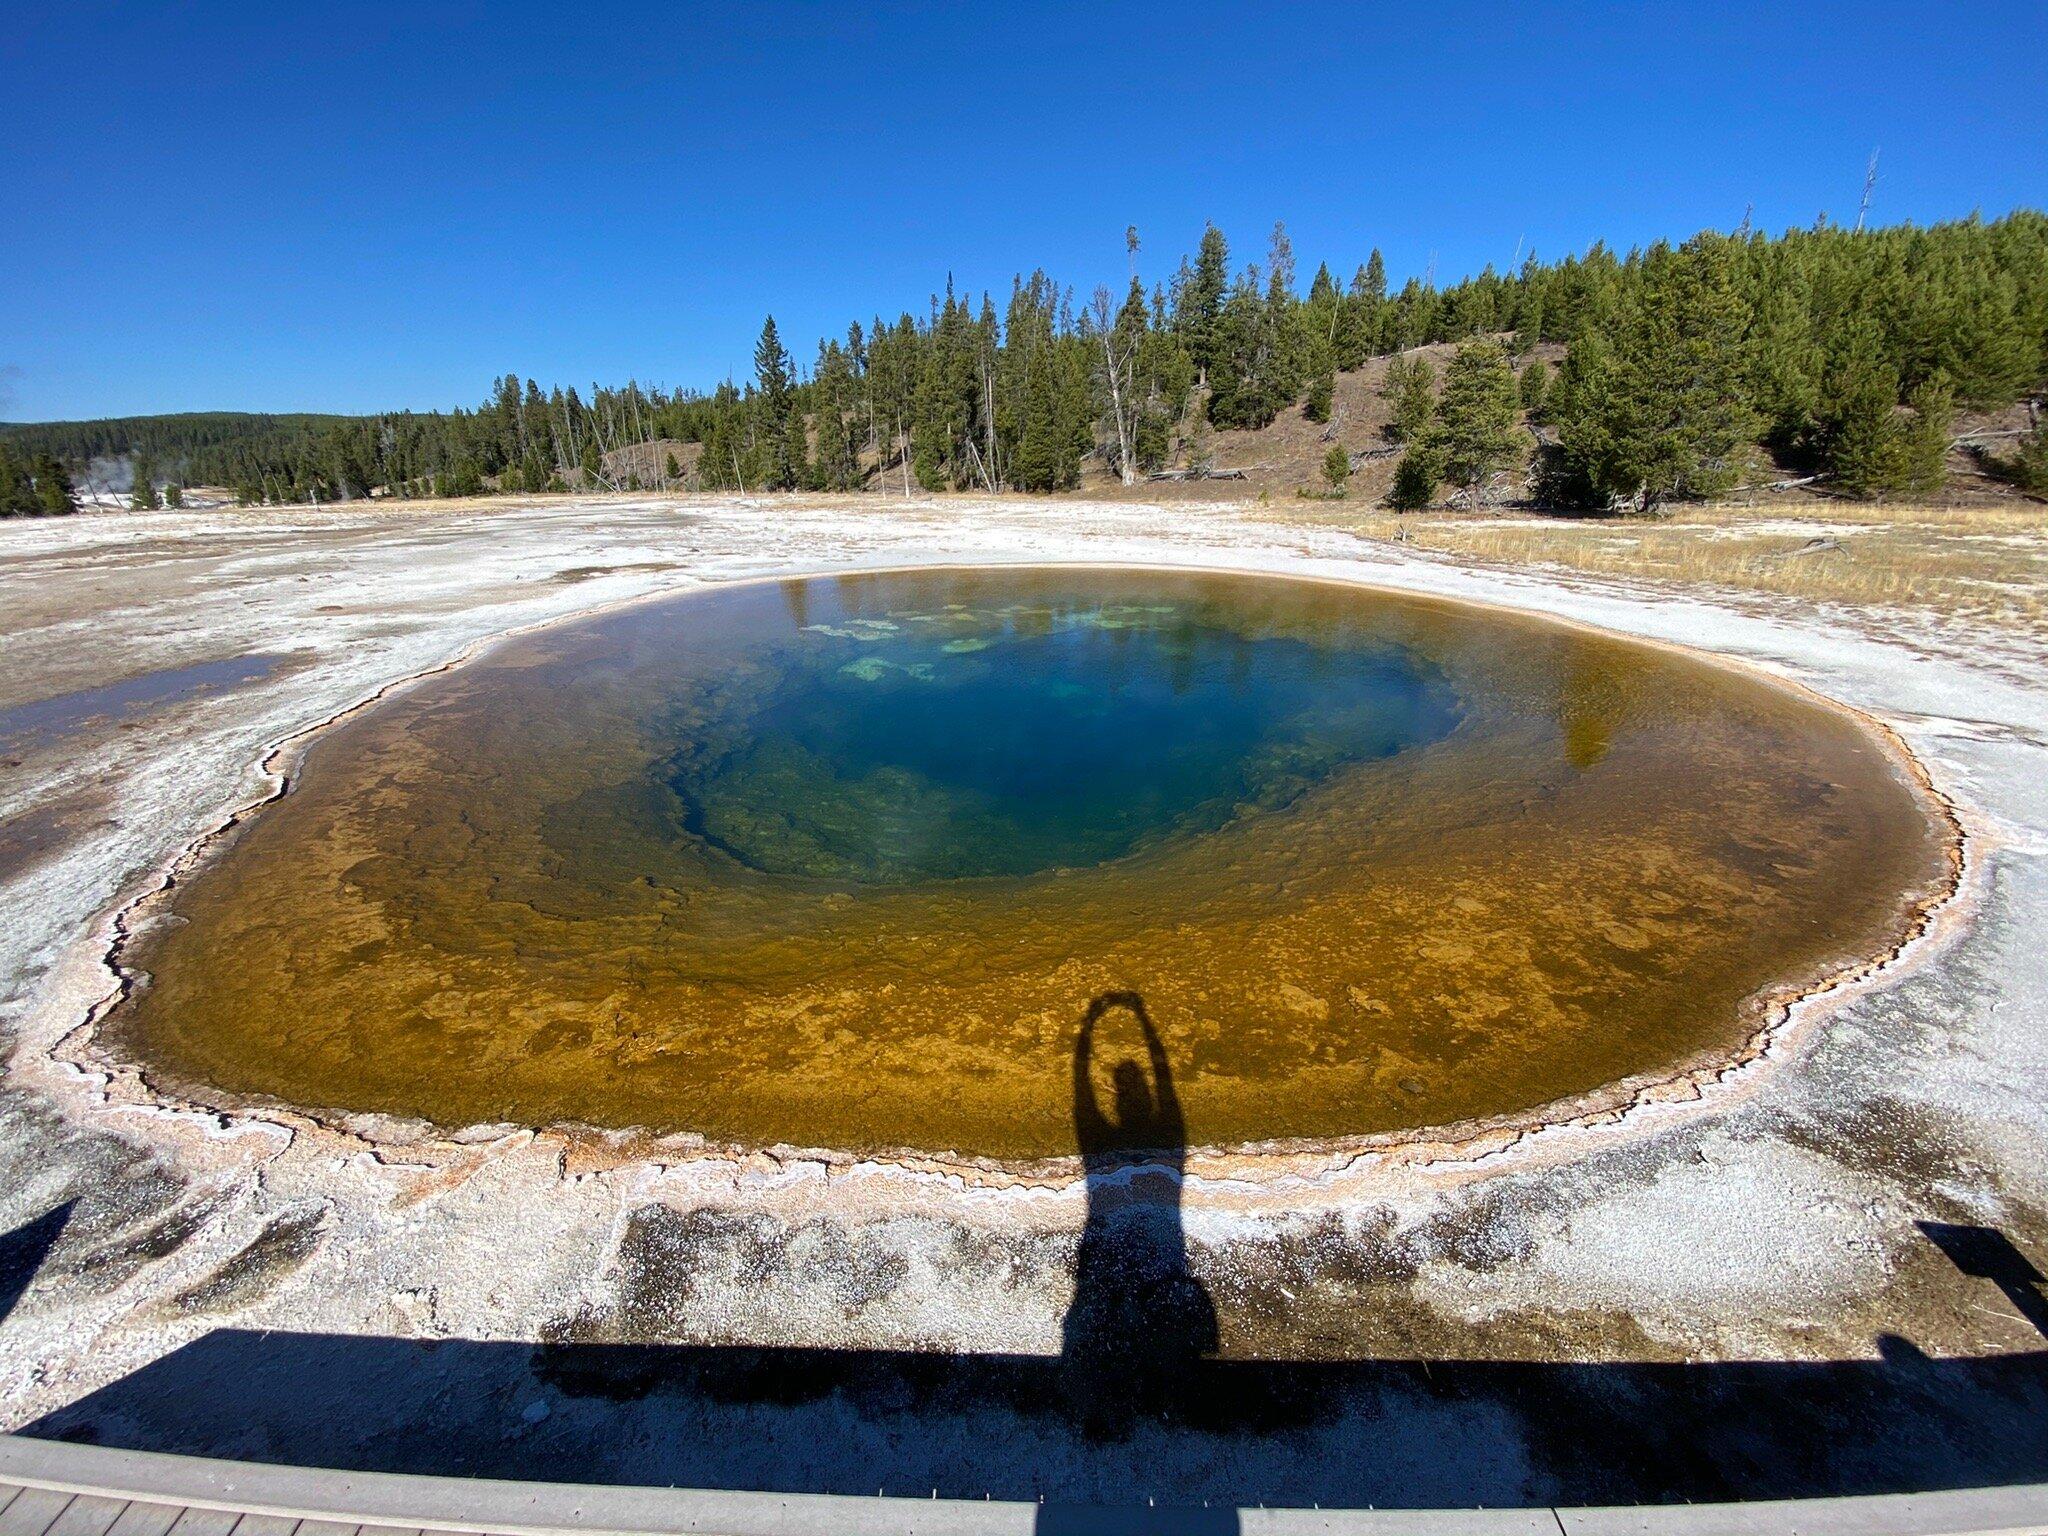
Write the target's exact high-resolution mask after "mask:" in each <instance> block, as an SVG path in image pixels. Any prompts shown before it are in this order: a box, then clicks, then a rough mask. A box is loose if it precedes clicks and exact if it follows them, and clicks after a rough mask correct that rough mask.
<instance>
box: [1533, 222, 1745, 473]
mask: <svg viewBox="0 0 2048 1536" xmlns="http://www.w3.org/2000/svg"><path fill="white" fill-rule="evenodd" d="M1731 247H1732V242H1730V241H1728V240H1726V239H1725V238H1723V237H1720V236H1701V237H1700V238H1699V239H1696V240H1693V241H1690V242H1688V243H1687V244H1686V245H1685V246H1684V247H1682V248H1681V249H1679V250H1677V251H1672V250H1669V249H1668V248H1664V247H1659V248H1657V249H1655V250H1653V251H1652V252H1651V253H1650V255H1649V256H1648V257H1647V258H1646V259H1645V261H1644V262H1643V265H1642V271H1641V274H1640V277H1639V279H1638V281H1637V284H1636V290H1635V292H1634V293H1633V294H1632V295H1631V297H1630V299H1629V300H1628V301H1627V303H1626V304H1625V305H1624V306H1623V307H1622V309H1621V310H1620V312H1619V313H1618V314H1617V315H1616V317H1615V320H1614V323H1613V326H1612V330H1613V332H1614V337H1613V343H1612V352H1611V356H1610V355H1607V353H1606V349H1604V348H1601V349H1589V352H1588V356H1587V357H1586V358H1585V359H1584V360H1583V362H1581V364H1580V366H1579V367H1578V368H1576V369H1574V370H1572V376H1571V379H1570V384H1569V387H1568V388H1567V389H1566V390H1565V401H1566V404H1567V405H1568V407H1569V411H1570V414H1569V415H1566V414H1564V413H1563V412H1562V411H1561V410H1560V408H1559V403H1558V401H1557V400H1556V399H1553V400H1552V402H1551V412H1552V415H1553V416H1554V417H1555V418H1556V419H1557V421H1558V431H1559V437H1560V439H1561V441H1562V445H1563V454H1564V459H1565V473H1564V475H1563V476H1562V478H1563V479H1564V480H1565V481H1567V482H1577V483H1583V484H1584V485H1585V486H1586V487H1587V488H1588V489H1589V491H1590V493H1591V494H1592V496H1593V497H1594V498H1595V499H1596V501H1599V502H1602V503H1608V504H1611V503H1615V502H1621V503H1625V504H1627V505H1629V506H1632V507H1634V508H1635V509H1636V510H1637V511H1641V512H1652V511H1655V510H1656V509H1658V508H1659V507H1661V506H1662V505H1663V504H1664V503H1665V502H1666V501H1669V500H1671V499H1672V498H1673V497H1693V496H1705V495H1711V494H1712V493H1713V492H1715V491H1717V490H1720V489H1722V488H1724V487H1726V486H1727V485H1729V484H1731V483H1733V480H1734V478H1735V474H1736V472H1737V469H1738V466H1739V450H1740V449H1741V448H1742V446H1743V445H1744V444H1745V443H1748V442H1749V441H1751V440H1752V438H1753V435H1754V433H1755V430H1756V417H1755V415H1754V413H1753V412H1752V411H1751V410H1750V407H1749V404H1748V400H1747V398H1746V396H1745V394H1744V391H1743V389H1742V373H1743V364H1744V361H1745V358H1744V354H1743V347H1742V340H1743V331H1744V327H1745V325H1746V323H1747V320H1748V317H1749V306H1748V304H1747V302H1746V301H1745V300H1744V299H1743V297H1742V295H1741V293H1740V292H1739V291H1738V290H1737V288H1736V286H1735V254H1734V251H1733V249H1732V248H1731ZM1575 350H1576V349H1575ZM1560 382H1561V384H1562V382H1563V381H1562V380H1561V381H1560Z"/></svg>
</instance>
